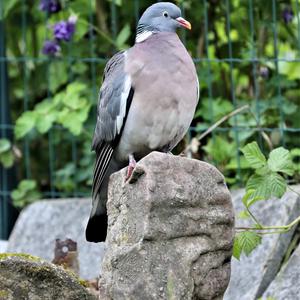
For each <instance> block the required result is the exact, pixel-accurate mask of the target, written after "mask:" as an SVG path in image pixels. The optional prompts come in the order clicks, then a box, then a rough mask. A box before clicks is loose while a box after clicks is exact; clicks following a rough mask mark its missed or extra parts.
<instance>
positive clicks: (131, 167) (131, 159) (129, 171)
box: [125, 154, 136, 181]
mask: <svg viewBox="0 0 300 300" xmlns="http://www.w3.org/2000/svg"><path fill="white" fill-rule="evenodd" d="M135 166H136V161H135V159H134V157H133V155H132V154H129V165H128V167H127V175H126V178H125V181H127V180H128V179H129V178H130V177H131V174H132V172H133V170H134V168H135Z"/></svg>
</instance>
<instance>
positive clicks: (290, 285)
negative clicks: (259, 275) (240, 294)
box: [263, 246, 300, 300]
mask: <svg viewBox="0 0 300 300" xmlns="http://www.w3.org/2000/svg"><path fill="white" fill-rule="evenodd" d="M299 278H300V247H299V246H298V248H297V249H296V250H295V252H294V253H293V255H292V256H291V258H290V259H289V261H288V263H287V264H286V265H285V266H284V267H283V268H282V270H281V271H280V272H279V273H278V274H277V275H276V277H275V279H274V280H273V281H272V283H271V284H270V286H269V287H268V289H267V290H266V292H265V293H264V295H263V299H267V298H268V297H270V298H272V299H276V300H295V299H299V295H300V285H299Z"/></svg>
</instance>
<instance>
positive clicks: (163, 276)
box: [99, 152, 234, 300]
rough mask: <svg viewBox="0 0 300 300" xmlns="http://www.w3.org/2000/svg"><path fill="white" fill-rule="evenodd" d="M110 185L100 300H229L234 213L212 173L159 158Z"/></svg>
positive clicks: (218, 177)
mask: <svg viewBox="0 0 300 300" xmlns="http://www.w3.org/2000/svg"><path fill="white" fill-rule="evenodd" d="M125 173H126V170H124V169H123V170H121V171H119V172H118V173H115V174H114V175H112V177H111V181H110V186H109V195H108V203H107V209H108V216H109V229H108V236H107V241H106V242H107V252H106V254H105V256H104V261H103V269H102V278H101V279H100V282H99V288H100V298H101V299H118V300H122V299H132V300H134V299H137V300H139V299H143V300H147V299H207V300H209V299H222V297H223V293H224V291H225V289H226V287H227V285H228V281H229V277H230V259H231V251H232V241H233V233H234V230H233V227H234V213H233V208H232V203H231V197H230V193H229V191H228V189H227V187H226V185H225V183H224V178H223V176H222V175H221V174H220V172H219V171H218V170H217V169H216V168H214V167H213V166H211V165H209V164H207V163H204V162H200V161H197V160H191V159H187V158H182V157H177V156H172V155H168V154H163V153H158V152H152V153H151V154H149V155H148V156H147V157H145V158H144V159H142V160H141V161H140V162H139V163H138V164H137V167H136V168H135V171H134V174H133V176H132V178H131V179H130V180H129V182H126V183H125V182H124V178H125Z"/></svg>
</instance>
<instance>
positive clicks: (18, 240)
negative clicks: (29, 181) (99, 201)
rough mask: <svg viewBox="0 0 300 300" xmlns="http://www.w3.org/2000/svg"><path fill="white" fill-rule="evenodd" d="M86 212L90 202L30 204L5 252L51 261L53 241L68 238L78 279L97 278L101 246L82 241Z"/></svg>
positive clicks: (48, 201) (17, 223)
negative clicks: (73, 249)
mask: <svg viewBox="0 0 300 300" xmlns="http://www.w3.org/2000/svg"><path fill="white" fill-rule="evenodd" d="M90 209H91V200H90V199H64V200H62V199H57V200H43V201H39V202H35V203H33V204H31V205H30V206H28V207H27V208H25V209H24V210H23V211H22V212H21V214H20V216H19V218H18V220H17V222H16V225H15V227H14V229H13V232H12V234H11V236H10V238H9V243H8V248H7V251H8V252H17V253H28V254H31V255H35V256H38V257H41V258H43V259H45V260H47V261H52V259H53V258H54V248H55V240H56V239H57V238H59V239H61V240H65V239H67V238H70V239H72V240H74V241H76V242H77V246H78V254H79V268H80V276H81V277H82V278H83V279H93V278H96V277H98V275H99V272H100V266H101V261H102V257H103V255H104V243H99V244H94V243H89V242H87V241H86V240H85V226H86V224H87V220H88V216H89V213H90Z"/></svg>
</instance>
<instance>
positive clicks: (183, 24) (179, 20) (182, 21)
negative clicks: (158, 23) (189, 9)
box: [176, 17, 192, 30]
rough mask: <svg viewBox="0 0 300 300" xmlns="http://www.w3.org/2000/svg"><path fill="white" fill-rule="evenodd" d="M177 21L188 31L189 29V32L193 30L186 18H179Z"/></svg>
mask: <svg viewBox="0 0 300 300" xmlns="http://www.w3.org/2000/svg"><path fill="white" fill-rule="evenodd" d="M176 21H177V22H178V23H179V24H180V25H181V26H182V27H184V28H187V29H189V30H191V29H192V25H191V23H190V22H189V21H187V20H185V19H184V18H181V17H179V18H177V19H176Z"/></svg>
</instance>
